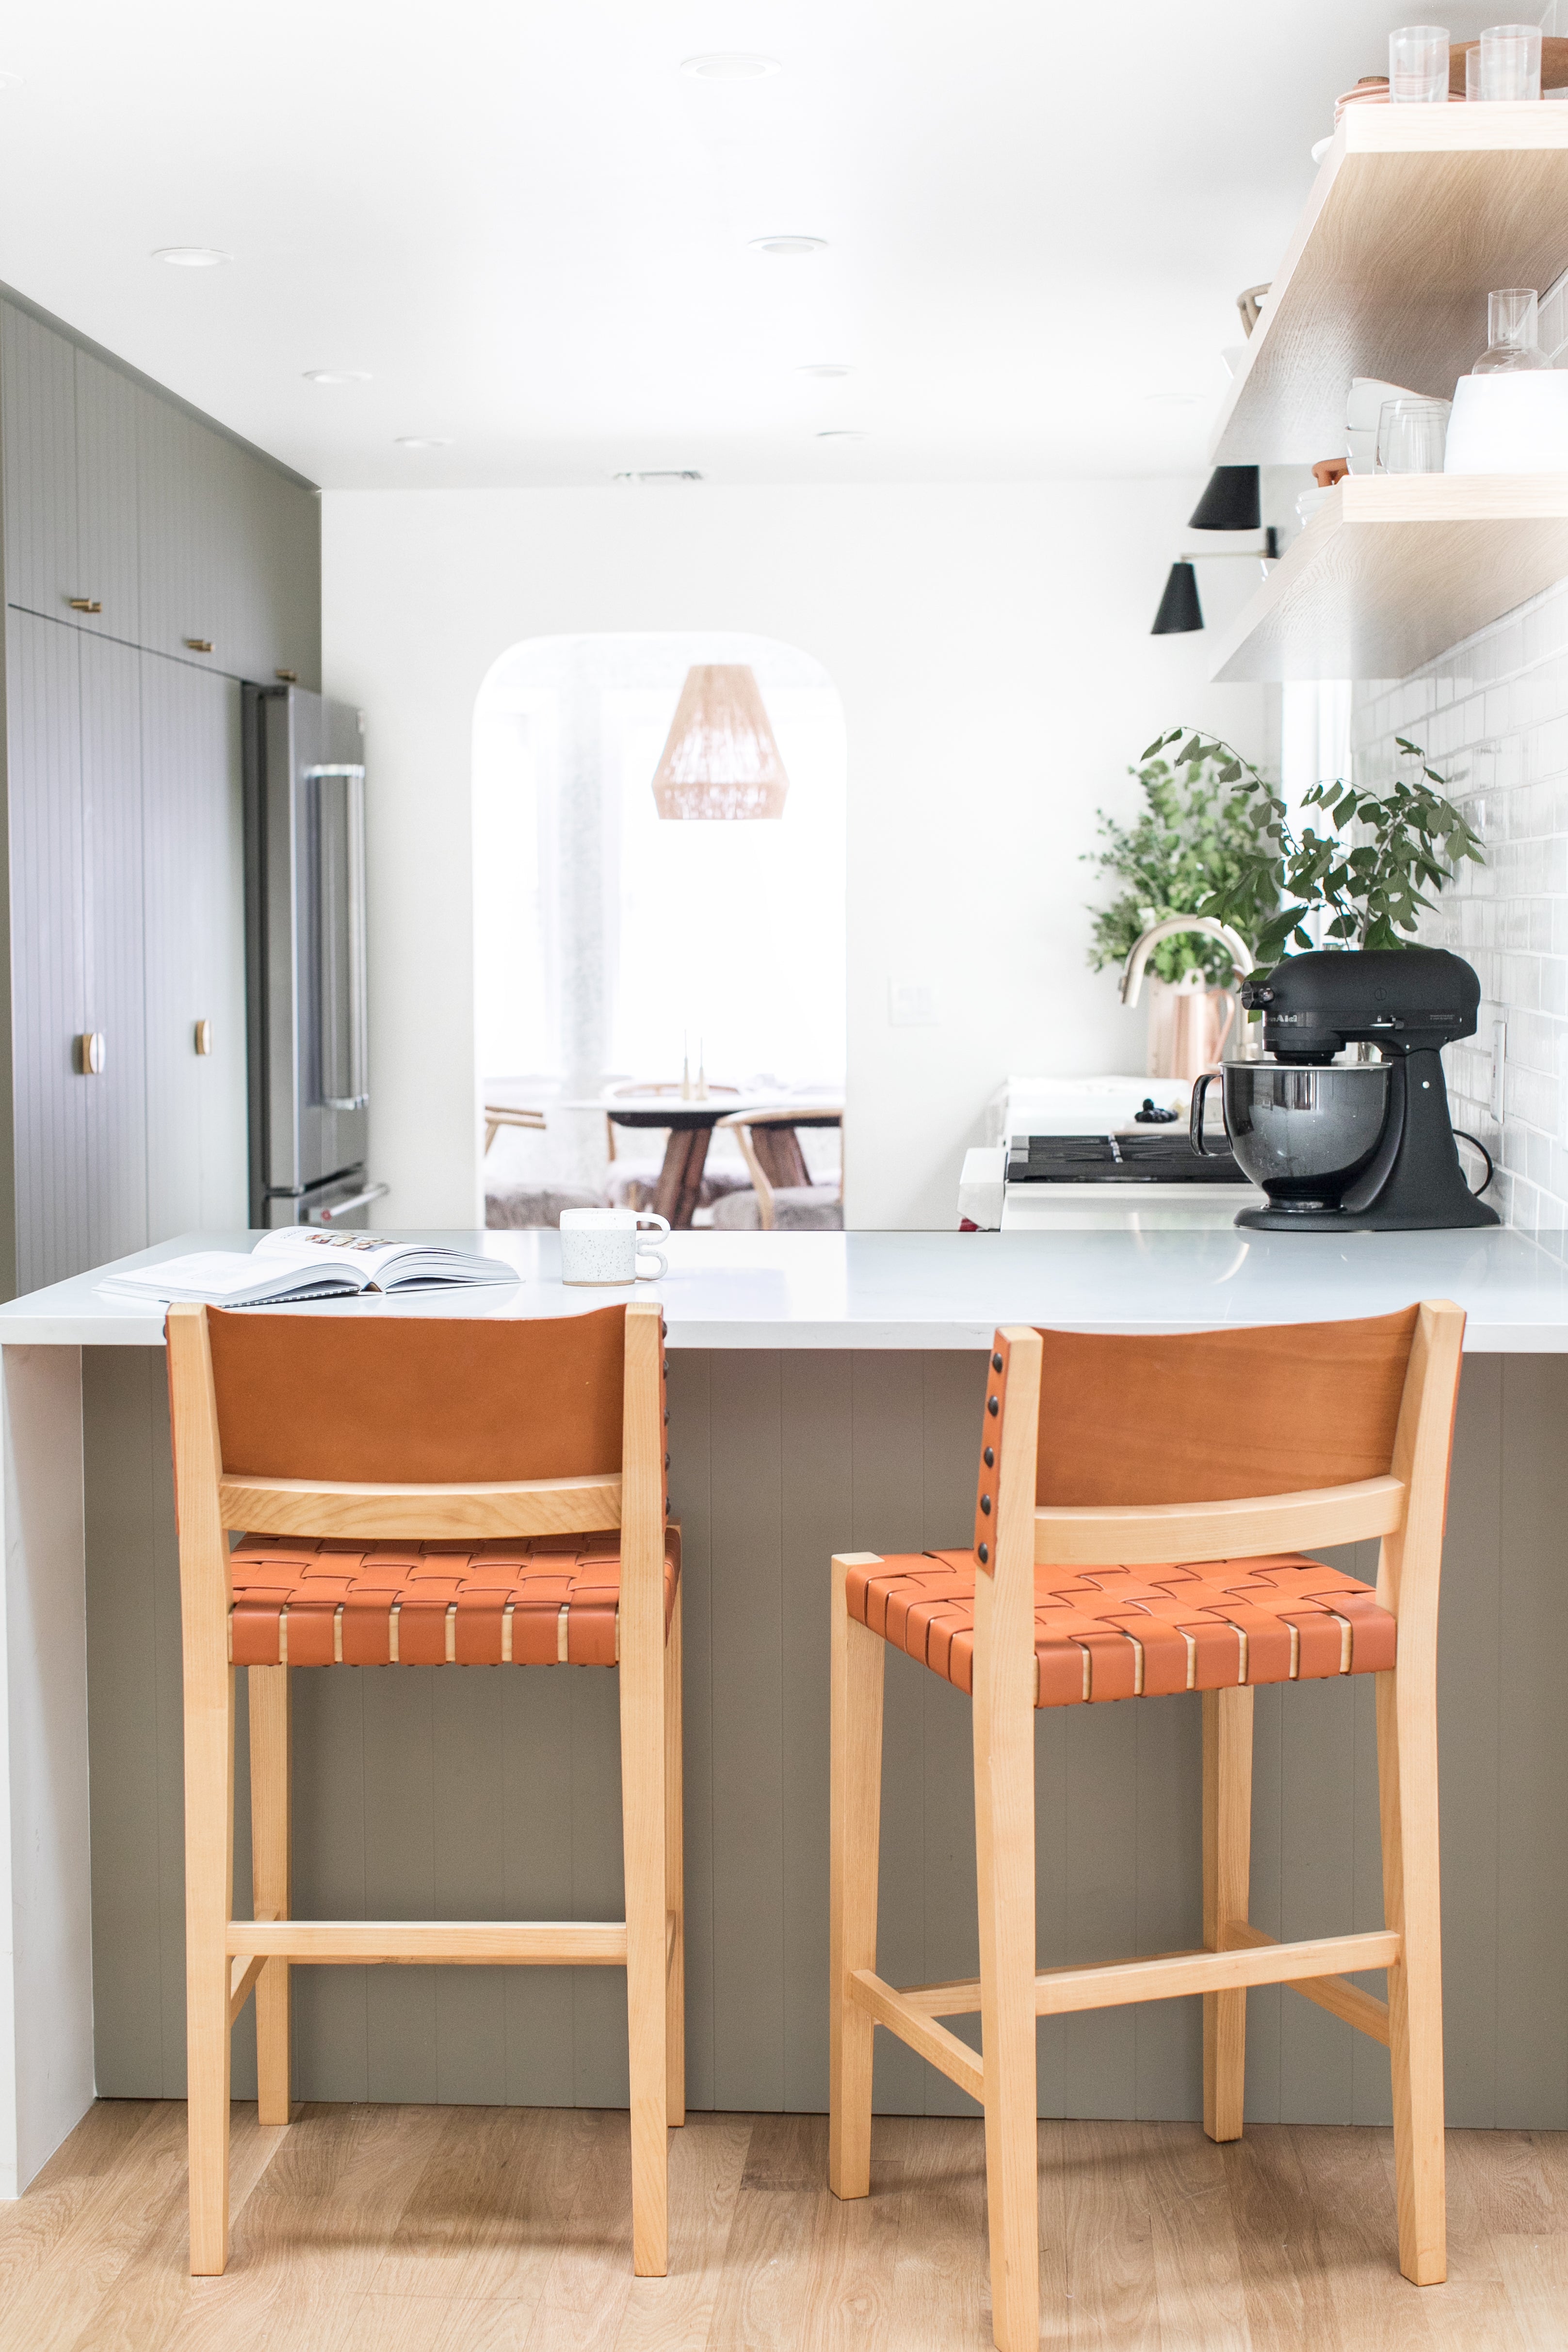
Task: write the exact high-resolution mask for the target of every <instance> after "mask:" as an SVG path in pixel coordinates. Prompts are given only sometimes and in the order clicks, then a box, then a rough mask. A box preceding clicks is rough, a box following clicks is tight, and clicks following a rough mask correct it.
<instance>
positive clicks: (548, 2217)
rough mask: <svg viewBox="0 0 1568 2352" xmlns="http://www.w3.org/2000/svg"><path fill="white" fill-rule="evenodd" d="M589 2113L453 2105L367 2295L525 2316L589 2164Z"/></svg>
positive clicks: (594, 2128)
mask: <svg viewBox="0 0 1568 2352" xmlns="http://www.w3.org/2000/svg"><path fill="white" fill-rule="evenodd" d="M599 2121H600V2119H599V2116H597V2115H596V2114H595V2113H594V2112H593V2111H592V2110H591V2109H589V2108H572V2107H564V2108H559V2107H558V2108H545V2107H460V2108H457V2109H455V2110H454V2111H452V2112H451V2117H450V2121H449V2122H448V2123H447V2126H446V2128H445V2130H444V2133H443V2134H442V2137H441V2139H440V2141H439V2143H438V2145H437V2147H436V2148H435V2151H434V2154H433V2156H432V2157H431V2159H430V2162H429V2164H428V2165H427V2166H426V2168H425V2169H424V2171H423V2174H422V2175H421V2177H420V2179H419V2180H418V2182H417V2183H416V2184H415V2187H414V2190H413V2195H412V2196H411V2197H410V2199H409V2200H408V2202H407V2204H406V2205H405V2206H404V2207H403V2210H402V2218H401V2219H400V2221H399V2222H398V2225H397V2230H396V2232H395V2234H394V2235H393V2237H392V2243H391V2245H390V2247H389V2249H388V2251H387V2254H386V2257H385V2259H384V2261H383V2262H382V2263H381V2264H380V2265H379V2266H378V2268H377V2270H376V2273H375V2275H374V2277H373V2279H372V2281H371V2294H386V2295H393V2296H403V2295H441V2296H444V2297H445V2298H447V2299H449V2300H451V2301H454V2302H457V2301H462V2302H467V2301H471V2300H472V2301H488V2300H491V2299H496V2298H501V2297H504V2298H505V2299H506V2300H507V2301H508V2302H510V2303H512V2304H514V2305H526V2306H527V2308H528V2311H530V2312H531V2311H532V2310H533V2308H534V2306H535V2305H537V2303H538V2299H539V2296H540V2295H541V2294H542V2293H543V2292H544V2284H545V2280H546V2278H547V2277H548V2275H549V2268H550V2265H551V2263H553V2262H554V2260H555V2256H556V2253H557V2252H558V2250H559V2244H560V2241H561V2236H562V2233H563V2231H564V2230H565V2228H566V2225H567V2222H568V2220H569V2218H570V2213H571V2209H572V2206H573V2205H574V2203H575V2202H576V2200H577V2196H578V2192H579V2190H580V2188H581V2185H582V2177H583V2174H584V2173H585V2172H586V2171H587V2169H588V2167H589V2165H590V2163H591V2161H592V2158H593V2154H594V2149H595V2147H596V2144H597V2141H598V2138H599Z"/></svg>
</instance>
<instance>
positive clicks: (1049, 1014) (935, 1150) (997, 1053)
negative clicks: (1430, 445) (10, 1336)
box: [322, 479, 1263, 1228]
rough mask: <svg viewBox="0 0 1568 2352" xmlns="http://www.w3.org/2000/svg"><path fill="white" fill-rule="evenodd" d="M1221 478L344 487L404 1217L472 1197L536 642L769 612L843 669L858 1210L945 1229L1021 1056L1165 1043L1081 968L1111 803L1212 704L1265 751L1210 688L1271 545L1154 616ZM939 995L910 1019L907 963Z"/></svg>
mask: <svg viewBox="0 0 1568 2352" xmlns="http://www.w3.org/2000/svg"><path fill="white" fill-rule="evenodd" d="M1200 487H1201V484H1200V482H1199V481H1197V480H1192V479H1188V480H1179V481H1178V480H1153V481H1114V482H1076V483H1043V482H1033V483H1025V484H1018V485H1000V486H998V485H981V486H968V485H965V486H954V487H951V488H946V487H944V488H929V487H918V488H822V489H805V490H802V489H784V488H750V489H746V488H737V489H726V488H716V487H713V486H710V485H705V486H704V487H702V488H696V489H688V490H643V491H637V490H632V489H623V488H606V489H603V490H571V489H565V490H548V489H546V490H507V491H434V490H432V491H331V492H328V493H327V494H326V495H325V497H324V498H323V501H322V506H323V516H322V521H323V557H324V565H325V580H324V603H323V637H324V646H323V651H324V656H325V676H326V687H327V691H328V692H329V694H332V695H337V696H340V697H342V698H345V699H347V700H350V701H352V702H356V703H359V704H361V706H362V707H363V708H364V709H365V711H366V713H367V719H368V729H369V733H368V744H367V757H368V762H369V769H370V784H369V790H370V802H369V826H368V830H369V856H370V877H371V885H370V887H371V1170H372V1173H373V1174H374V1175H376V1176H377V1177H379V1178H382V1179H383V1180H384V1181H388V1182H389V1183H390V1184H391V1185H392V1197H391V1198H390V1199H389V1201H388V1202H387V1204H386V1209H385V1215H386V1217H387V1219H388V1221H389V1222H391V1223H399V1224H403V1225H436V1224H468V1223H475V1222H476V1221H477V1218H478V1214H479V1211H478V1201H479V1177H478V1147H479V1134H478V1129H477V1121H476V1097H475V1069H474V1045H473V1033H474V1023H473V993H474V956H473V924H472V878H471V877H472V866H471V845H470V826H469V798H470V793H469V775H470V757H471V729H472V719H473V710H474V701H475V697H476V694H477V692H478V689H479V686H480V683H481V681H482V680H483V678H484V676H485V673H486V670H487V669H488V668H489V667H490V665H491V663H492V662H493V661H495V660H496V659H497V656H499V655H500V654H502V653H503V652H505V650H506V649H507V647H508V646H511V645H514V644H516V643H517V642H518V641H519V640H521V639H523V638H525V637H529V636H534V635H547V634H557V633H561V632H571V631H580V630H596V629H698V628H703V629H744V630H748V631H755V632H757V633H758V634H760V635H768V636H773V637H779V638H783V639H784V640H786V641H787V642H788V643H789V644H792V645H796V646H800V647H802V648H803V649H804V650H805V651H806V652H808V653H810V654H811V655H813V656H815V657H816V658H817V659H818V660H819V661H821V662H822V663H823V664H824V665H825V667H827V669H828V670H829V671H830V673H831V676H832V678H833V680H834V683H835V684H836V685H837V687H838V688H839V691H840V693H841V696H842V698H843V703H844V712H845V720H846V726H847V730H848V738H849V811H850V814H849V824H850V845H849V910H850V912H849V925H850V941H849V948H850V952H849V1094H848V1100H849V1107H850V1132H849V1137H848V1142H847V1154H846V1157H847V1169H848V1177H847V1187H848V1189H847V1214H848V1220H849V1222H850V1223H852V1224H853V1225H860V1226H934V1227H940V1228H949V1227H951V1225H952V1223H953V1222H954V1218H955V1213H956V1212H955V1205H954V1192H955V1186H956V1178H957V1170H958V1165H959V1160H960V1157H961V1154H962V1152H963V1150H964V1148H965V1146H966V1145H967V1144H968V1143H969V1142H971V1141H975V1140H977V1139H978V1137H979V1131H980V1130H979V1122H980V1112H981V1108H982V1106H983V1104H984V1103H985V1100H986V1097H987V1096H988V1094H989V1093H990V1091H991V1089H992V1088H993V1087H995V1086H996V1084H997V1082H998V1079H1000V1078H1001V1077H1002V1076H1004V1075H1005V1074H1006V1073H1007V1072H1008V1071H1009V1070H1014V1069H1016V1070H1036V1071H1043V1070H1052V1069H1054V1070H1061V1071H1066V1072H1072V1071H1089V1070H1095V1069H1100V1070H1109V1069H1118V1068H1120V1069H1134V1070H1135V1069H1141V1068H1142V1066H1143V1061H1142V1055H1143V1016H1142V1013H1135V1014H1128V1013H1124V1012H1122V1010H1121V1008H1120V1006H1119V1005H1118V1004H1117V1002H1116V994H1115V988H1114V984H1113V980H1112V977H1111V975H1110V974H1108V973H1101V974H1098V975H1095V974H1092V973H1091V972H1090V971H1089V970H1088V969H1087V967H1086V965H1085V962H1084V944H1085V939H1086V921H1085V918H1084V916H1083V914H1082V901H1083V899H1084V898H1085V896H1086V895H1087V894H1088V890H1089V887H1090V881H1091V877H1090V875H1089V871H1088V869H1087V868H1086V867H1084V866H1082V865H1080V863H1079V862H1078V861H1079V856H1080V853H1081V852H1082V851H1083V850H1085V849H1087V848H1089V847H1091V846H1092V842H1093V835H1094V809H1095V807H1096V804H1097V803H1103V804H1105V805H1107V806H1111V807H1113V808H1121V809H1124V810H1125V809H1128V808H1130V806H1131V803H1132V795H1133V789H1134V788H1133V787H1132V786H1131V784H1130V782H1129V780H1128V779H1127V778H1126V776H1125V774H1124V769H1125V766H1126V763H1127V761H1129V760H1131V759H1134V758H1135V757H1136V755H1137V753H1138V752H1139V751H1141V749H1142V748H1143V746H1144V744H1145V742H1147V741H1148V740H1149V739H1150V738H1151V737H1152V736H1154V735H1155V734H1156V733H1157V732H1158V731H1159V730H1161V729H1162V728H1164V727H1166V726H1167V725H1171V724H1175V723H1176V722H1178V721H1189V722H1192V723H1195V724H1198V725H1201V726H1203V727H1205V728H1211V729H1213V730H1218V731H1220V732H1223V733H1226V734H1228V735H1229V736H1230V737H1231V738H1232V739H1233V740H1236V741H1238V742H1239V744H1240V745H1241V746H1242V748H1243V749H1244V750H1246V751H1249V752H1251V753H1252V754H1254V755H1255V756H1256V755H1258V754H1259V753H1260V751H1261V749H1262V740H1261V739H1262V726H1263V698H1262V693H1261V690H1260V689H1259V688H1239V687H1218V688H1216V687H1209V686H1207V685H1206V684H1205V683H1204V681H1205V679H1206V677H1207V667H1208V662H1209V659H1210V657H1211V653H1210V649H1211V648H1212V646H1213V645H1214V643H1215V638H1216V635H1217V633H1218V626H1219V625H1222V624H1223V622H1224V621H1225V619H1226V618H1227V617H1228V614H1230V613H1231V612H1233V611H1234V610H1235V609H1236V608H1237V607H1238V605H1239V603H1240V602H1241V601H1242V600H1243V598H1244V597H1245V596H1246V595H1247V593H1249V588H1250V584H1251V582H1252V580H1253V578H1254V574H1253V572H1252V568H1251V566H1250V565H1249V564H1244V563H1222V564H1214V565H1211V566H1209V567H1207V568H1206V569H1205V570H1204V571H1202V572H1200V575H1199V578H1200V587H1201V591H1202V594H1203V600H1204V610H1205V614H1206V615H1207V620H1208V623H1209V628H1208V631H1207V633H1206V634H1204V635H1194V636H1189V637H1166V638H1155V637H1151V636H1150V635H1149V634H1148V630H1149V624H1150V622H1151V620H1152V619H1153V617H1154V611H1155V604H1156V603H1157V602H1158V599H1159V593H1160V589H1161V586H1162V584H1163V582H1164V578H1165V573H1166V567H1167V565H1168V564H1169V562H1170V560H1171V558H1172V556H1173V555H1174V554H1175V553H1176V551H1177V549H1178V548H1180V547H1183V546H1186V545H1187V544H1189V543H1190V534H1187V533H1186V530H1185V522H1186V515H1187V513H1188V512H1189V511H1190V509H1191V507H1192V505H1193V502H1194V500H1195V499H1196V497H1197V491H1198V489H1199V488H1200ZM892 979H896V980H901V981H917V982H925V984H926V985H928V986H929V987H930V988H931V989H932V991H933V992H934V994H935V999H936V1010H937V1013H938V1019H937V1021H936V1024H935V1025H932V1026H929V1027H920V1028H894V1027H891V1026H890V1025H889V1022H888V982H889V981H890V980H892Z"/></svg>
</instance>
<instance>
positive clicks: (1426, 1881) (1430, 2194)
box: [1376, 1625, 1448, 2286]
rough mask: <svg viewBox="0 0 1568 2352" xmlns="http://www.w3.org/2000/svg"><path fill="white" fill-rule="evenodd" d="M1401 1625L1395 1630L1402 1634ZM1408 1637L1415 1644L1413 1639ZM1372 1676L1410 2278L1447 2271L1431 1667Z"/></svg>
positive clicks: (1402, 2248) (1402, 2227) (1403, 2242)
mask: <svg viewBox="0 0 1568 2352" xmlns="http://www.w3.org/2000/svg"><path fill="white" fill-rule="evenodd" d="M1404 1631H1405V1629H1404V1626H1403V1625H1401V1628H1400V1633H1401V1637H1402V1638H1403V1635H1404ZM1412 1646H1414V1645H1412ZM1376 1681H1377V1782H1378V1795H1379V1800H1380V1811H1381V1814H1382V1825H1383V1913H1384V1921H1385V1925H1386V1926H1387V1927H1396V1928H1397V1929H1398V1930H1399V1932H1400V1934H1401V1936H1402V1937H1404V1939H1405V1941H1404V1950H1403V1952H1402V1954H1401V1956H1400V1958H1398V1959H1397V1960H1396V1961H1395V1963H1394V1965H1393V1967H1392V1968H1391V1969H1389V1971H1388V2042H1389V2050H1388V2054H1389V2061H1390V2066H1391V2071H1392V2074H1393V2080H1394V2174H1395V2186H1396V2195H1397V2198H1398V2203H1399V2267H1400V2269H1401V2270H1402V2271H1403V2272H1404V2273H1405V2275H1406V2278H1407V2279H1409V2280H1411V2281H1412V2282H1413V2283H1414V2284H1416V2286H1438V2285H1440V2284H1442V2282H1443V2280H1444V2279H1446V2278H1447V2276H1448V2230H1447V2219H1446V2213H1445V2192H1444V2173H1443V1962H1442V1942H1441V1933H1442V1922H1441V1918H1440V1915H1439V1906H1438V1875H1437V1695H1436V1690H1435V1687H1434V1685H1435V1682H1436V1675H1435V1673H1434V1672H1433V1671H1432V1666H1431V1664H1430V1662H1429V1661H1428V1663H1427V1672H1426V1673H1425V1674H1421V1673H1420V1672H1418V1670H1417V1664H1416V1660H1414V1659H1412V1660H1411V1661H1410V1663H1409V1665H1408V1666H1406V1659H1405V1655H1404V1653H1403V1651H1402V1652H1401V1654H1400V1662H1399V1664H1398V1665H1397V1666H1396V1668H1395V1669H1394V1670H1393V1671H1392V1672H1391V1673H1389V1674H1383V1675H1378V1676H1377V1677H1376Z"/></svg>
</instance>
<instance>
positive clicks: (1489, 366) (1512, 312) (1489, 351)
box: [1470, 286, 1552, 375]
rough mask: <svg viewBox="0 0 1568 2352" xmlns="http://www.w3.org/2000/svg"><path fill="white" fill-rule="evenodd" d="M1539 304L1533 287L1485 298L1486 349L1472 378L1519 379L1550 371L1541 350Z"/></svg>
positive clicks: (1502, 291) (1501, 291)
mask: <svg viewBox="0 0 1568 2352" xmlns="http://www.w3.org/2000/svg"><path fill="white" fill-rule="evenodd" d="M1540 307H1541V306H1540V301H1539V299H1538V297H1537V295H1536V291H1535V289H1534V287H1533V286H1505V287H1502V288H1500V289H1499V290H1498V291H1497V292H1496V293H1492V294H1489V295H1488V296H1487V347H1486V350H1485V351H1484V352H1482V353H1481V355H1480V357H1479V360H1477V362H1476V363H1475V365H1474V367H1472V368H1471V370H1470V373H1471V374H1472V375H1521V374H1523V373H1525V372H1526V371H1527V370H1531V369H1535V368H1545V367H1550V366H1551V364H1552V362H1551V361H1550V360H1549V359H1548V358H1547V356H1546V353H1545V352H1543V351H1542V348H1541V332H1540Z"/></svg>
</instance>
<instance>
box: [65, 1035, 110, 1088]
mask: <svg viewBox="0 0 1568 2352" xmlns="http://www.w3.org/2000/svg"><path fill="white" fill-rule="evenodd" d="M72 1058H73V1060H74V1062H75V1065H76V1074H77V1076H78V1078H101V1077H102V1076H103V1032H102V1030H101V1029H88V1030H84V1032H83V1033H82V1034H81V1035H80V1036H79V1037H78V1038H77V1039H76V1041H75V1046H74V1050H73V1056H72Z"/></svg>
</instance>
